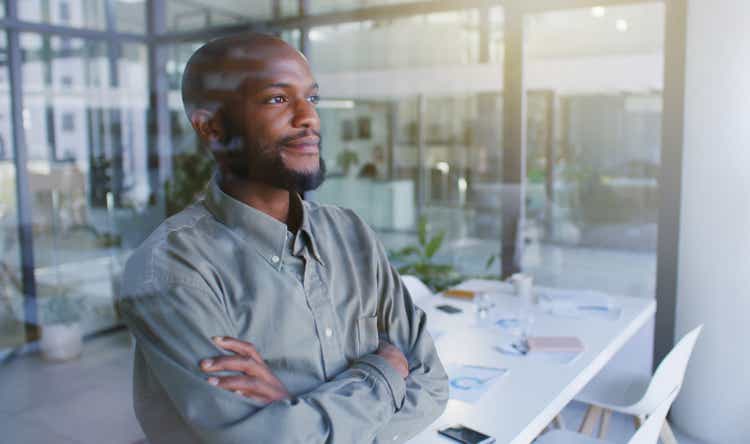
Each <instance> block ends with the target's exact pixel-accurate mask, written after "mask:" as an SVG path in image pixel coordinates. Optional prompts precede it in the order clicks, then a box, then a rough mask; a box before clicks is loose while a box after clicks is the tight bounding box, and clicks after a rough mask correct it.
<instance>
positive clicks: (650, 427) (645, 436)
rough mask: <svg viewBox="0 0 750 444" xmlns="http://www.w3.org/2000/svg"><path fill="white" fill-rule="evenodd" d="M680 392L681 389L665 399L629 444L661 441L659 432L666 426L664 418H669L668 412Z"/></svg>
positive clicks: (650, 443)
mask: <svg viewBox="0 0 750 444" xmlns="http://www.w3.org/2000/svg"><path fill="white" fill-rule="evenodd" d="M679 392H680V390H679V388H676V389H675V390H674V391H673V392H672V393H671V394H670V395H669V396H667V398H666V399H664V400H663V401H662V402H661V404H659V406H658V407H656V410H654V412H653V413H651V415H650V416H649V417H648V419H646V421H645V422H644V423H643V425H642V426H641V427H640V428H639V429H638V431H636V432H635V435H633V437H632V438H630V441H628V444H657V442H658V441H659V432H661V428H662V426H663V425H664V418H666V417H667V412H669V408H670V407H671V406H672V403H673V402H674V399H675V398H676V397H677V394H678V393H679Z"/></svg>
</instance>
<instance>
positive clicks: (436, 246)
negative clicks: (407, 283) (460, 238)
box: [392, 216, 465, 292]
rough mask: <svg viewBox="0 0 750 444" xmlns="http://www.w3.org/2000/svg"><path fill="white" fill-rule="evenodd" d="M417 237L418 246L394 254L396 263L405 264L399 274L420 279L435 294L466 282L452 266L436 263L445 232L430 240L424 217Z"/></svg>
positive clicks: (399, 268)
mask: <svg viewBox="0 0 750 444" xmlns="http://www.w3.org/2000/svg"><path fill="white" fill-rule="evenodd" d="M417 237H418V243H417V244H416V245H409V246H407V247H404V248H402V249H401V250H398V251H396V252H394V253H392V258H393V259H394V261H396V262H400V263H402V264H403V265H401V266H400V267H398V272H399V273H401V274H411V275H414V276H416V277H418V278H419V280H421V281H422V282H424V283H425V285H427V286H428V287H430V289H431V290H432V291H434V292H440V291H443V290H445V289H447V288H449V287H452V286H454V285H456V284H458V283H460V282H461V281H463V280H464V278H465V276H463V275H462V274H461V273H459V272H458V271H456V269H455V268H453V266H452V265H448V264H438V263H435V262H434V257H435V254H436V253H437V252H438V250H440V247H441V246H442V245H443V239H444V238H445V232H444V231H440V232H438V233H437V234H436V235H434V236H432V237H431V238H429V239H428V234H427V218H425V217H424V216H423V217H421V218H420V219H419V223H418V224H417Z"/></svg>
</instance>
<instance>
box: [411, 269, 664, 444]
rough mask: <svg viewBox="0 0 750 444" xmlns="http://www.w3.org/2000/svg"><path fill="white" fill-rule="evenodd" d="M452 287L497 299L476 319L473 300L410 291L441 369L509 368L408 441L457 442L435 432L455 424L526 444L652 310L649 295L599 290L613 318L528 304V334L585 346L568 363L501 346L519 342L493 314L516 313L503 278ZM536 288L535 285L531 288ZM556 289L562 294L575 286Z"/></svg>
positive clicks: (498, 439) (508, 315) (452, 404)
mask: <svg viewBox="0 0 750 444" xmlns="http://www.w3.org/2000/svg"><path fill="white" fill-rule="evenodd" d="M458 288H464V289H471V290H482V291H484V292H486V293H487V294H488V295H489V296H488V297H489V299H490V300H491V301H492V302H493V303H494V305H495V306H494V308H493V309H492V310H491V312H490V315H489V316H488V317H486V318H483V319H478V317H477V315H476V311H475V308H474V303H473V302H472V301H467V300H461V299H458V298H448V297H444V296H441V295H434V296H433V295H422V296H415V297H414V299H415V302H416V304H417V305H419V306H420V307H421V308H422V309H423V310H424V311H425V312H426V313H427V316H428V329H429V331H430V332H431V333H432V335H433V338H435V344H436V347H437V350H438V353H439V354H440V358H441V360H442V362H443V363H444V364H445V365H446V367H447V368H451V367H453V366H455V365H473V366H481V367H491V368H503V369H508V372H507V373H506V374H504V375H503V376H501V377H498V378H497V380H495V381H494V382H493V383H492V384H491V385H489V388H488V389H487V391H486V392H485V393H483V394H482V395H481V397H480V398H479V399H478V400H476V401H474V402H471V403H469V402H464V401H459V400H455V399H450V400H449V401H448V406H447V408H446V410H445V412H444V413H443V415H442V416H441V417H440V418H438V419H437V420H436V421H435V422H434V423H433V424H432V425H430V426H429V427H428V428H427V429H426V430H424V431H423V432H421V433H420V434H419V435H417V436H416V437H414V438H413V439H412V440H410V441H409V442H410V443H441V442H445V443H449V442H455V441H452V440H450V439H448V438H444V437H442V436H440V435H438V433H437V430H439V429H442V428H444V427H448V426H453V425H456V424H463V425H465V426H467V427H471V428H473V429H475V430H478V431H480V432H482V433H485V434H488V435H491V436H492V437H494V438H495V439H496V442H497V443H498V444H506V443H507V444H528V443H530V442H531V441H532V440H533V439H534V438H535V437H536V436H537V435H538V434H539V433H540V432H541V431H542V430H543V429H544V428H545V427H546V426H547V424H549V422H550V421H551V420H552V419H553V418H554V417H555V415H557V414H558V413H559V412H560V411H561V410H562V409H563V408H564V407H565V406H566V405H567V404H568V402H570V401H571V400H572V399H573V398H574V397H575V396H576V394H577V393H578V392H579V391H580V390H581V389H582V388H583V387H585V385H586V384H587V383H588V381H590V380H591V379H592V378H593V377H594V376H596V374H597V373H598V372H599V371H600V370H601V369H602V368H603V367H604V366H605V365H606V363H607V362H608V361H609V360H610V359H611V358H612V357H613V356H614V355H615V354H616V353H617V351H618V350H620V348H622V346H623V345H625V343H626V342H627V341H628V340H629V339H630V338H631V337H632V336H633V335H635V333H636V332H638V330H640V328H641V327H643V326H644V324H646V322H647V321H648V320H649V319H650V318H651V317H652V316H653V315H654V313H655V311H656V301H655V300H653V299H641V298H632V297H622V296H612V295H604V294H599V295H600V296H603V297H605V298H607V301H608V303H609V304H610V307H612V308H613V309H616V310H618V312H619V316H617V317H610V318H605V317H603V316H598V315H597V313H591V315H589V313H584V314H581V315H580V316H574V315H571V314H570V313H565V312H563V314H560V313H561V311H560V310H557V309H556V308H552V307H551V306H550V305H549V304H544V305H542V306H536V307H534V309H533V311H532V312H533V319H534V322H533V324H532V327H531V336H575V337H578V338H579V339H580V340H581V341H582V342H583V344H584V350H583V351H582V352H581V353H580V354H578V355H577V356H576V357H575V359H573V360H572V361H570V362H567V363H563V362H560V361H559V360H556V359H550V358H551V357H554V355H552V354H543V353H530V354H527V355H524V356H521V355H518V356H514V355H510V354H507V353H501V351H499V350H500V349H502V348H507V346H508V345H509V344H510V343H512V342H513V341H514V340H517V335H518V331H513V330H514V329H512V328H511V329H508V328H503V327H501V326H499V325H498V324H497V323H496V321H497V320H498V319H501V318H502V319H509V318H513V317H517V315H518V310H519V309H518V306H519V300H518V298H517V297H515V296H513V295H512V287H509V286H508V284H505V283H502V282H496V281H480V280H472V281H467V282H464V283H463V284H461V285H460V286H459V287H458ZM548 290H550V289H548ZM535 291H541V290H537V289H536V288H535ZM552 291H554V290H552ZM561 293H564V294H563V295H562V296H563V297H567V296H569V295H570V294H574V293H575V292H561ZM581 293H583V294H586V295H592V294H593V293H591V292H585V291H583V292H581ZM584 299H586V298H585V297H584ZM589 299H590V298H589ZM546 302H548V301H546ZM441 304H449V305H452V306H455V307H458V308H460V309H462V310H463V311H462V312H461V313H458V314H447V313H444V312H442V311H440V310H437V309H436V308H435V306H437V305H441ZM506 327H507V326H506ZM450 373H451V372H450V371H449V376H451V375H450Z"/></svg>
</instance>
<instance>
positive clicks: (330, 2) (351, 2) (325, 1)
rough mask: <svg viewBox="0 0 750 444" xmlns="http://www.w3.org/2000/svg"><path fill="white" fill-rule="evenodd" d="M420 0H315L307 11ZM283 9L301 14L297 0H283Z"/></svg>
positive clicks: (341, 9) (289, 14)
mask: <svg viewBox="0 0 750 444" xmlns="http://www.w3.org/2000/svg"><path fill="white" fill-rule="evenodd" d="M418 1H422V0H322V1H320V0H319V1H315V0H313V1H311V2H309V7H308V10H307V13H308V14H327V13H331V12H341V11H352V10H357V9H362V8H371V7H377V6H388V5H399V4H406V3H415V2H418ZM281 10H282V14H283V15H285V16H295V15H299V2H298V1H297V0H281Z"/></svg>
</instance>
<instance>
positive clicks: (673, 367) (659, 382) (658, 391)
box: [637, 325, 703, 412]
mask: <svg viewBox="0 0 750 444" xmlns="http://www.w3.org/2000/svg"><path fill="white" fill-rule="evenodd" d="M702 329H703V325H699V326H698V327H696V328H694V329H693V330H692V331H690V332H689V333H688V334H686V335H685V336H683V337H682V339H680V342H678V343H677V345H675V346H674V348H672V351H670V352H669V354H668V355H667V356H665V357H664V359H662V361H661V363H660V364H659V367H657V369H656V371H655V372H654V376H653V377H652V378H651V382H650V383H649V385H648V389H647V390H646V393H645V394H644V395H643V398H641V400H640V401H638V403H637V404H638V410H640V411H643V412H653V411H654V410H655V409H656V407H657V406H658V405H659V404H660V403H661V402H662V401H663V400H664V399H666V398H667V396H669V395H670V394H671V393H672V392H673V391H677V392H679V391H680V388H681V387H682V381H683V379H684V378H685V370H686V369H687V365H688V361H689V360H690V355H691V354H692V353H693V347H694V346H695V341H697V340H698V336H699V335H700V333H701V330H702Z"/></svg>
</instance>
